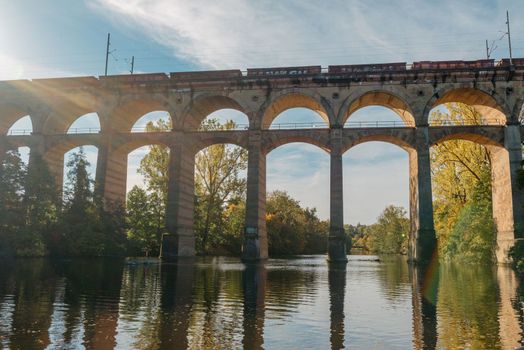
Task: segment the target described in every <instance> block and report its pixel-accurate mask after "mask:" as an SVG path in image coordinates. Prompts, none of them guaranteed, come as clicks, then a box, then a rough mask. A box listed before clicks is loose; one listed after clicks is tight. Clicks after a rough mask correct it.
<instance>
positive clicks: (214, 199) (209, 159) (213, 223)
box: [195, 119, 247, 253]
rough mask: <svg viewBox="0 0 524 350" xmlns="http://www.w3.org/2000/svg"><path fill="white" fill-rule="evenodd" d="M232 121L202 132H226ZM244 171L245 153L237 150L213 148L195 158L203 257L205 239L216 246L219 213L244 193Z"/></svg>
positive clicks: (206, 125) (212, 123)
mask: <svg viewBox="0 0 524 350" xmlns="http://www.w3.org/2000/svg"><path fill="white" fill-rule="evenodd" d="M235 126H236V125H235V123H234V122H233V121H228V122H227V123H226V124H225V125H220V123H219V122H218V120H216V119H207V120H205V121H204V122H203V123H202V126H201V128H202V129H203V130H206V131H207V130H230V129H234V128H235ZM246 168H247V151H246V150H245V149H244V148H241V147H238V146H232V145H227V144H215V145H212V146H209V147H207V148H205V149H203V150H201V151H200V152H198V153H197V155H196V157H195V193H196V196H197V201H196V206H197V210H196V219H197V220H196V233H197V240H198V241H199V242H200V249H201V251H202V252H203V253H206V251H207V248H208V243H209V242H208V241H209V237H213V242H211V243H212V244H213V245H214V246H216V245H217V243H220V235H221V231H222V227H223V220H222V219H223V212H224V210H225V209H226V204H227V202H229V201H234V202H238V201H239V199H240V198H243V196H244V193H245V190H246V179H245V178H244V177H243V176H242V172H243V171H245V170H246Z"/></svg>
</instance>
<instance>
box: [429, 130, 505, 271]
mask: <svg viewBox="0 0 524 350" xmlns="http://www.w3.org/2000/svg"><path fill="white" fill-rule="evenodd" d="M476 141H477V140H475V139H472V138H469V137H467V135H456V136H455V137H454V138H448V139H445V140H441V141H439V142H438V143H436V144H434V145H433V146H432V147H431V149H430V157H431V171H432V187H433V205H434V217H435V230H436V233H437V240H438V245H439V252H440V254H441V255H442V256H443V257H445V258H458V259H463V260H469V261H473V262H486V261H492V260H493V259H494V258H495V256H496V257H497V259H498V261H504V260H505V259H507V249H509V245H511V244H513V238H514V228H513V214H512V213H513V210H512V195H511V179H510V169H509V155H508V152H507V150H506V149H504V147H502V146H500V145H495V144H492V143H479V142H476ZM495 241H496V242H497V244H496V245H495V244H494V242H495ZM504 254H505V255H506V256H505V258H503V255H504ZM500 259H502V260H500Z"/></svg>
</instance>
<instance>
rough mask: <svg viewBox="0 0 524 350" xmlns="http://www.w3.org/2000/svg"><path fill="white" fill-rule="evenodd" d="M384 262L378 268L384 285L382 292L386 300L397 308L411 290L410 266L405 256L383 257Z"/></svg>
mask: <svg viewBox="0 0 524 350" xmlns="http://www.w3.org/2000/svg"><path fill="white" fill-rule="evenodd" d="M381 259H382V262H381V263H380V264H379V267H378V277H379V281H380V283H381V285H382V288H381V289H380V291H381V292H382V293H383V295H384V298H385V299H386V300H388V302H390V303H391V305H392V306H395V304H396V303H398V304H401V303H402V302H403V301H404V299H405V293H409V290H410V288H411V284H410V278H409V266H408V263H407V260H406V257H404V256H385V257H381Z"/></svg>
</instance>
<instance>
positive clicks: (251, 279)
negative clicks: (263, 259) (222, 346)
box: [242, 264, 267, 349]
mask: <svg viewBox="0 0 524 350" xmlns="http://www.w3.org/2000/svg"><path fill="white" fill-rule="evenodd" d="M266 282H267V270H266V267H265V266H264V264H247V265H246V268H245V269H244V271H243V272H242V285H243V293H244V321H243V328H244V332H243V338H242V345H243V346H244V349H262V348H263V347H262V346H263V344H264V318H265V299H266Z"/></svg>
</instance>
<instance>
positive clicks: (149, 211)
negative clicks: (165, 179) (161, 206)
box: [126, 186, 164, 255]
mask: <svg viewBox="0 0 524 350" xmlns="http://www.w3.org/2000/svg"><path fill="white" fill-rule="evenodd" d="M155 196H156V193H152V194H148V193H147V192H146V191H145V190H144V189H142V188H140V187H138V186H134V187H133V188H132V189H131V191H129V193H128V194H127V204H126V222H127V227H128V231H127V236H128V238H129V240H130V243H131V245H132V246H133V247H135V250H137V251H143V252H145V253H146V255H149V253H153V254H157V253H158V252H159V246H160V239H161V236H162V232H163V227H164V217H163V216H162V215H160V214H163V213H159V211H158V210H157V208H156V206H155V205H156V203H157V201H158V199H157V198H156V197H155ZM135 253H136V251H135Z"/></svg>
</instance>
